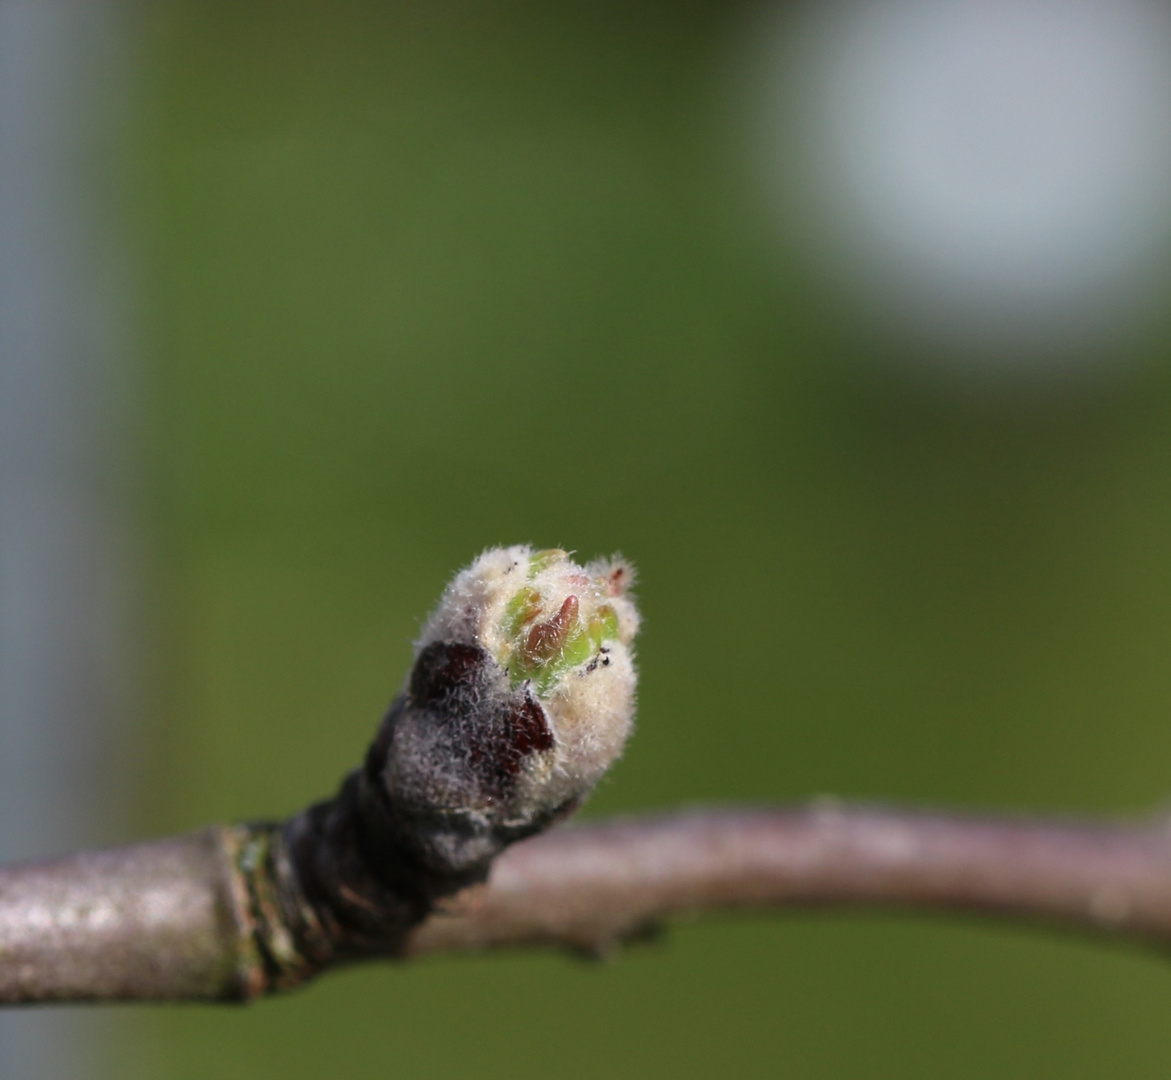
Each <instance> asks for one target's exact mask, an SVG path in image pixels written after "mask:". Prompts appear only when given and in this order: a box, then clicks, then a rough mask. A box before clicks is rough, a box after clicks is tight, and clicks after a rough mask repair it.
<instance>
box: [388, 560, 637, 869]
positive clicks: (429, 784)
mask: <svg viewBox="0 0 1171 1080" xmlns="http://www.w3.org/2000/svg"><path fill="white" fill-rule="evenodd" d="M632 582H633V572H632V570H631V568H630V566H629V565H628V564H627V563H626V562H624V561H623V560H622V559H620V558H612V559H606V560H599V561H596V562H592V563H589V564H587V565H585V566H579V565H577V564H576V563H574V562H573V560H572V559H571V558H570V557H569V555H568V554H567V553H566V552H564V551H560V550H546V551H534V550H533V549H532V548H530V547H528V546H523V545H518V546H515V547H508V548H493V549H491V550H489V551H486V552H484V554H482V555H481V556H480V557H479V558H478V559H477V560H476V561H475V562H474V563H472V565H471V566H469V567H468V568H467V569H465V570H463V571H461V572H460V573H459V574H458V575H457V576H456V577H455V579H454V580H453V581H452V583H451V584H450V585H449V586H448V587H447V589H446V590H445V592H444V593H443V596H442V598H441V599H440V601H439V604H438V606H437V607H436V609H435V611H434V612H432V614H431V616H430V618H429V619H428V620H427V622H426V624H425V626H424V628H423V632H422V634H421V636H420V638H419V640H418V642H417V644H416V649H415V663H414V666H413V668H412V670H411V674H410V676H409V677H408V679H407V684H406V686H405V687H404V689H403V693H402V695H400V697H399V699H398V700H397V701H396V703H395V705H394V707H393V708H392V710H391V713H390V715H389V716H388V717H387V725H386V729H385V731H384V733H383V736H382V738H380V740H379V744H381V746H380V750H381V751H382V752H383V753H384V758H383V760H384V761H385V765H384V766H383V767H382V774H381V775H382V781H383V784H384V790H385V792H386V795H387V797H388V799H389V802H390V805H391V808H392V811H393V813H394V814H395V816H396V817H397V818H399V819H403V820H404V821H405V820H409V821H410V823H411V827H412V830H413V831H414V833H415V834H416V835H417V836H418V837H419V839H418V840H417V842H416V846H417V853H418V854H420V855H421V856H422V857H423V858H424V860H425V861H426V862H427V863H428V864H429V865H431V866H433V867H434V868H435V869H437V870H444V871H446V870H451V871H461V870H465V869H471V868H474V867H475V866H477V865H481V864H484V863H485V862H486V860H487V859H489V858H491V857H492V855H494V854H495V853H496V852H497V851H498V850H499V849H500V848H501V847H503V846H504V844H506V843H508V842H510V841H511V840H515V839H518V838H520V837H521V836H525V835H528V834H529V833H532V832H535V831H536V830H537V829H540V828H542V827H543V826H544V825H546V824H547V823H548V822H549V821H551V820H552V819H554V818H556V817H558V816H560V815H562V814H564V813H567V812H569V811H570V810H572V809H573V808H574V807H575V806H576V805H577V804H578V803H579V802H580V801H581V800H582V799H583V798H584V797H585V795H586V794H587V793H588V792H589V790H590V788H592V787H593V785H594V784H595V783H596V782H597V781H598V779H599V778H600V777H601V776H602V774H603V773H604V772H605V771H606V769H607V768H608V767H609V766H610V765H611V764H612V763H613V761H614V760H615V759H616V758H617V757H618V756H619V754H621V752H622V748H623V746H624V745H625V742H626V738H627V736H628V735H629V733H630V729H631V724H632V720H633V716H634V701H635V678H636V677H635V668H634V659H633V653H632V642H633V639H634V636H635V633H636V632H637V630H638V622H639V620H638V612H637V609H636V608H635V605H634V601H633V598H632V597H631V595H630V591H629V590H630V586H631V584H632Z"/></svg>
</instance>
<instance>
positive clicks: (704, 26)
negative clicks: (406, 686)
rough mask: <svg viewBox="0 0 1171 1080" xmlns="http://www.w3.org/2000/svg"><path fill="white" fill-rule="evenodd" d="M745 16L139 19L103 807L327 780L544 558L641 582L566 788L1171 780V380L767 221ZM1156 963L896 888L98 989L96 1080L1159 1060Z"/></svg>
mask: <svg viewBox="0 0 1171 1080" xmlns="http://www.w3.org/2000/svg"><path fill="white" fill-rule="evenodd" d="M745 10H746V9H742V8H740V9H738V8H737V7H736V5H734V4H731V5H730V4H727V3H723V4H715V3H710V4H705V3H691V4H684V3H678V2H675V3H655V2H646V3H638V4H619V3H610V4H605V3H597V2H589V3H586V2H584V0H566V2H564V3H560V4H540V3H535V2H529V0H515V2H507V0H506V2H503V3H497V4H493V5H482V4H475V3H472V2H471V0H448V2H443V3H435V4H430V5H402V4H385V3H374V2H367V3H359V2H341V3H336V4H331V5H318V4H309V3H300V2H289V3H284V4H281V5H270V4H259V3H251V2H249V3H240V2H236V3H223V2H219V3H213V2H184V3H181V4H174V5H161V6H157V7H155V8H154V9H153V10H151V11H149V12H148V15H147V18H146V27H145V31H144V33H143V35H142V37H141V39H140V41H139V48H140V58H141V62H142V68H143V76H142V78H141V83H140V96H139V118H138V121H137V127H136V132H137V135H136V143H135V147H136V149H135V154H136V175H137V176H138V178H139V179H138V181H137V183H138V185H139V197H138V199H137V205H138V206H139V207H140V208H141V213H140V214H139V217H138V221H137V224H138V228H139V236H140V239H141V256H142V261H143V263H144V265H145V266H146V268H147V270H148V273H147V274H146V275H145V289H144V295H143V299H144V304H143V308H144V310H145V312H146V329H145V332H144V338H143V340H144V348H143V354H144V356H145V357H146V358H147V360H146V381H147V399H146V401H147V413H148V417H149V425H148V426H149V430H148V432H147V435H146V445H147V448H148V454H147V459H148V470H149V485H148V487H149V496H148V499H147V502H146V506H145V519H146V521H147V522H148V525H149V528H150V532H151V545H152V550H153V552H154V561H153V571H152V574H153V576H152V579H151V581H152V583H151V588H150V590H149V592H150V612H149V618H150V625H151V631H152V633H151V649H152V663H153V670H154V671H155V672H156V673H157V676H156V677H155V679H154V684H153V688H152V713H151V721H150V724H149V725H148V728H147V730H146V732H145V734H144V736H143V738H144V748H143V750H142V758H143V775H142V778H141V781H140V788H141V792H142V795H141V799H140V803H139V820H138V825H137V831H138V832H140V833H144V834H152V835H153V834H161V833H164V832H169V831H174V830H180V829H188V828H193V827H196V826H198V825H200V824H202V823H204V822H206V821H209V820H226V819H232V818H254V817H263V816H270V815H283V814H286V813H289V812H291V811H293V810H295V809H297V808H299V807H300V806H302V805H304V804H305V803H306V802H307V801H309V800H310V799H312V798H315V797H318V796H321V795H324V794H326V793H327V792H329V791H330V790H332V788H333V786H334V785H335V783H336V782H337V780H338V779H339V778H340V776H341V775H342V774H343V772H344V771H346V770H347V769H348V768H349V767H350V766H352V765H353V764H354V763H355V762H356V761H357V760H358V756H359V754H360V753H361V752H362V750H363V749H364V746H365V743H366V741H367V740H368V738H369V737H370V736H371V734H372V732H373V730H374V727H375V724H376V722H377V721H378V719H379V717H380V715H381V712H382V710H383V709H384V708H385V706H386V704H387V703H388V701H389V699H390V697H391V696H392V695H393V693H394V692H395V690H396V688H397V686H398V684H399V682H400V680H401V678H402V675H403V672H404V670H405V668H406V665H407V663H408V661H409V658H410V655H411V640H412V637H413V635H414V634H415V632H416V630H417V628H418V626H419V622H420V620H421V618H422V617H423V616H424V615H425V614H426V612H427V610H428V608H429V606H430V604H431V603H432V602H433V601H434V599H435V598H436V597H437V595H438V593H439V591H440V589H441V588H442V586H443V584H444V583H445V581H446V580H447V578H448V577H449V575H450V574H451V573H453V572H454V571H455V570H456V569H457V568H458V567H460V566H461V565H462V564H464V563H466V562H467V561H468V560H469V559H470V558H471V557H472V556H473V555H474V554H476V553H477V552H478V551H479V550H481V549H482V548H483V547H485V546H488V545H492V544H497V543H515V542H522V541H531V542H533V543H536V544H538V545H542V546H549V545H561V546H564V547H567V548H571V549H575V550H576V551H578V552H579V553H580V554H582V555H583V556H586V557H592V556H594V555H597V554H600V553H607V552H610V551H612V550H615V549H621V550H622V551H623V552H624V553H625V554H626V555H627V556H629V557H630V558H632V559H633V560H634V561H635V562H636V563H637V565H638V567H639V569H640V572H641V584H640V589H639V592H640V597H641V601H642V605H643V609H644V612H645V629H644V633H643V637H642V639H641V644H640V660H641V669H642V689H641V704H640V712H639V728H638V731H637V734H636V737H635V739H634V741H633V743H632V745H631V747H630V749H629V751H628V753H627V755H626V758H625V760H624V761H623V762H622V763H621V764H620V765H619V766H618V768H616V769H615V770H614V772H613V774H612V776H611V777H610V778H609V779H608V781H607V782H606V783H605V784H604V785H603V786H602V788H601V790H599V791H598V793H597V794H596V796H595V797H594V799H593V800H592V802H591V803H590V805H589V807H588V810H587V811H586V813H587V815H588V816H597V815H606V814H613V813H620V812H629V811H637V810H642V809H646V808H652V807H656V808H657V807H663V806H669V805H672V804H694V803H697V802H705V801H716V800H719V801H751V800H773V801H789V800H800V799H805V798H808V797H810V796H813V795H817V794H821V793H833V794H835V795H838V796H842V797H848V798H863V799H872V800H891V801H913V802H919V803H946V804H949V805H958V806H963V807H994V808H1004V809H1020V810H1047V811H1048V810H1068V809H1078V810H1084V811H1092V812H1104V813H1116V812H1135V811H1144V810H1146V809H1148V808H1151V807H1153V806H1157V805H1159V804H1161V803H1162V802H1163V801H1164V800H1166V798H1167V795H1168V792H1169V791H1171V722H1169V720H1171V716H1169V714H1171V664H1168V662H1167V660H1166V654H1167V650H1168V646H1169V645H1171V558H1169V555H1171V499H1169V498H1168V477H1169V476H1171V382H1169V374H1168V366H1167V364H1166V363H1165V360H1166V352H1167V348H1166V345H1165V343H1155V344H1152V345H1148V346H1146V348H1147V351H1148V354H1149V355H1148V356H1147V359H1148V360H1149V361H1151V362H1149V363H1147V364H1145V365H1138V366H1135V367H1133V368H1132V369H1131V373H1130V374H1129V375H1127V376H1125V377H1115V378H1113V379H1112V380H1107V379H1105V378H1101V379H1098V380H1096V381H1094V380H1085V381H1083V382H1081V383H1079V384H1077V385H1075V386H1073V387H1072V388H1070V387H1066V388H1065V389H1063V390H1061V391H1060V392H1044V391H1041V390H1037V389H1036V388H1033V389H1030V390H1029V391H1028V392H1027V393H1022V392H1016V391H1011V392H1010V391H1007V390H1005V391H996V392H985V391H983V390H972V389H971V388H967V389H965V388H963V387H957V386H950V387H942V386H938V385H931V384H929V383H925V384H918V383H916V382H915V380H914V378H913V377H911V376H908V375H907V374H906V373H905V372H904V373H903V374H899V375H893V374H888V373H887V374H884V372H886V371H887V369H886V368H884V367H883V365H882V363H881V359H882V357H881V353H882V349H883V347H882V346H881V345H879V344H878V343H876V342H871V341H869V340H867V339H865V338H859V337H858V336H857V335H853V334H851V333H850V332H849V331H847V330H843V328H842V323H843V322H844V321H845V316H844V314H843V312H842V311H840V310H839V309H838V307H837V306H835V303H834V302H833V299H832V297H830V296H828V295H827V294H823V293H821V292H819V291H818V290H817V288H816V287H814V286H813V285H811V284H810V283H809V282H808V281H807V280H806V275H804V274H803V273H802V272H801V270H800V268H799V267H797V266H796V265H795V264H792V263H791V262H789V261H786V260H785V258H784V257H783V256H781V257H778V256H777V255H776V253H775V252H768V251H766V250H765V248H766V247H767V246H768V245H766V244H762V243H761V239H760V236H759V235H758V233H759V228H758V223H756V221H755V219H754V217H753V215H752V214H751V213H750V212H748V211H746V210H745V209H744V207H743V205H742V192H741V191H740V189H739V187H738V184H739V181H738V180H737V178H736V175H735V174H736V168H735V167H734V164H733V163H732V162H731V158H732V157H734V154H732V153H731V151H730V149H729V146H730V140H729V138H728V116H729V113H730V110H731V108H732V106H731V105H730V104H729V102H730V98H731V97H733V96H734V92H733V91H732V90H730V89H729V88H730V86H731V85H732V83H734V80H731V79H729V77H728V71H727V65H728V62H729V60H728V58H729V55H730V52H731V51H734V49H733V43H734V42H735V40H736V38H737V35H738V34H739V33H740V32H741V29H742V25H743V24H742V22H741V19H742V16H743V15H744V12H745ZM1169 1014H1171V977H1169V975H1168V972H1167V971H1166V968H1165V964H1164V962H1163V961H1162V960H1161V959H1160V958H1157V957H1153V956H1148V955H1141V954H1138V953H1132V952H1128V951H1124V950H1115V949H1111V948H1104V947H1102V946H1100V945H1093V944H1089V943H1085V942H1082V941H1080V940H1067V939H1063V938H1060V937H1056V936H1055V937H1048V936H1042V935H1033V934H1031V933H1027V932H1025V931H1021V930H1013V929H1005V928H1001V927H997V926H984V925H979V924H965V923H962V922H947V921H938V920H917V919H908V918H905V917H897V916H892V915H882V914H849V915H842V914H834V915H832V916H824V915H817V916H809V915H785V916H780V917H771V916H770V917H761V918H742V919H725V920H719V921H714V922H709V923H704V924H702V925H694V926H690V925H689V926H686V927H681V928H676V929H673V930H672V931H671V932H670V933H669V934H668V935H667V936H666V937H665V938H664V939H663V940H661V941H660V942H658V943H656V944H654V945H651V946H643V947H639V948H636V949H634V950H632V951H630V952H628V953H627V954H625V955H624V956H622V957H621V958H619V959H617V960H616V961H614V962H613V963H606V964H598V965H591V964H583V963H581V962H578V961H574V960H570V959H567V958H562V957H559V956H551V955H514V956H508V957H489V958H479V959H466V958H465V959H444V960H437V961H428V962H425V963H420V964H416V965H411V966H409V967H402V968H396V967H393V966H389V965H383V966H372V967H369V968H364V969H361V970H354V971H350V972H346V973H342V974H339V975H335V976H331V977H327V978H324V979H322V980H321V981H320V982H319V983H318V984H316V985H314V986H312V987H311V988H309V989H308V990H307V991H305V992H303V993H300V994H297V995H295V996H291V997H289V998H286V999H280V1000H275V1001H270V1002H265V1003H262V1004H259V1005H257V1006H254V1007H252V1008H249V1009H246V1010H243V1011H233V1010H229V1009H218V1008H174V1009H157V1010H154V1009H151V1010H147V1009H143V1010H135V1011H133V1012H128V1013H123V1014H121V1015H120V1016H119V1017H118V1019H117V1021H116V1023H117V1028H116V1030H117V1032H118V1035H117V1038H116V1039H115V1040H114V1042H113V1043H112V1045H111V1047H110V1055H111V1075H117V1076H119V1077H128V1076H141V1077H150V1078H152V1080H179V1078H184V1080H186V1078H196V1077H198V1078H205V1077H217V1078H224V1080H235V1078H240V1080H244V1078H248V1080H269V1078H271V1080H294V1078H300V1077H305V1078H321V1077H326V1076H345V1077H352V1078H355V1080H357V1078H365V1077H371V1078H373V1077H385V1076H403V1077H415V1076H419V1077H422V1076H426V1077H449V1076H450V1077H457V1076H459V1077H462V1076H475V1077H479V1078H483V1080H490V1078H495V1077H501V1078H503V1077H508V1078H512V1080H522V1078H528V1077H534V1078H535V1077H547V1076H557V1077H564V1078H567V1080H569V1078H573V1080H577V1078H582V1080H593V1078H603V1077H605V1078H612V1077H624V1076H632V1077H633V1076H639V1077H667V1078H672V1080H683V1078H687V1077H696V1078H699V1077H712V1076H734V1077H756V1076H761V1077H764V1076H770V1077H771V1076H778V1075H782V1076H785V1077H792V1078H815V1077H816V1078H826V1077H851V1078H872V1077H874V1078H877V1077H892V1078H893V1077H899V1078H905V1077H919V1076H921V1077H949V1078H952V1077H954V1078H968V1077H971V1078H977V1077H990V1076H997V1077H1002V1078H1011V1077H1020V1078H1029V1080H1040V1078H1043V1077H1053V1078H1058V1077H1060V1078H1062V1080H1069V1078H1072V1077H1102V1076H1120V1077H1121V1076H1126V1077H1148V1076H1149V1077H1163V1076H1165V1075H1166V1071H1167V1067H1168V1063H1169V1062H1171V1025H1169V1024H1168V1022H1167V1020H1168V1015H1169Z"/></svg>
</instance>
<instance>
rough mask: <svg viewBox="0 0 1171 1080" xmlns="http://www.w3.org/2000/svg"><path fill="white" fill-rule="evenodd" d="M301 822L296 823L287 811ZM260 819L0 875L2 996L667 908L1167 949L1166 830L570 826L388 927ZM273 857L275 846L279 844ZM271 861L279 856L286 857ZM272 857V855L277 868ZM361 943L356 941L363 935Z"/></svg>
mask: <svg viewBox="0 0 1171 1080" xmlns="http://www.w3.org/2000/svg"><path fill="white" fill-rule="evenodd" d="M296 820H297V819H294V821H296ZM288 832H289V829H288V827H287V826H286V827H285V828H284V829H283V830H282V829H278V828H276V827H274V826H234V827H224V828H215V829H208V830H205V831H204V832H201V833H197V834H194V835H192V836H188V837H182V838H179V839H173V840H163V841H158V842H156V843H151V844H143V845H138V846H135V847H130V848H125V849H120V850H115V851H107V852H96V853H88V854H82V855H76V856H73V857H70V858H66V859H61V860H58V861H55V862H49V863H43V864H29V865H24V866H12V867H8V868H6V869H0V1001H2V1002H7V1003H17V1002H33V1001H95V1000H96V1001H111V1000H171V1001H178V1000H183V1001H200V1000H202V1001H207V1000H223V1001H243V1000H248V999H251V998H254V997H256V996H259V995H261V994H265V993H271V992H274V991H277V990H281V989H288V988H290V987H292V986H296V985H298V984H300V983H302V982H304V981H306V980H307V979H309V978H311V977H312V976H313V975H315V974H317V973H318V972H319V971H322V970H325V969H326V968H329V967H333V966H335V965H338V964H342V963H346V962H350V961H354V960H360V959H366V958H372V957H388V958H399V959H402V958H411V957H417V956H421V955H426V954H430V953H436V952H452V951H466V950H479V949H486V948H499V947H512V946H532V945H538V946H559V947H566V948H569V949H571V950H574V951H587V952H590V953H598V952H604V951H607V950H609V949H611V948H612V947H614V946H615V945H616V944H617V943H619V942H621V941H622V940H624V939H627V938H629V937H631V936H637V935H640V934H642V933H644V932H645V931H647V930H648V929H649V928H651V927H653V926H655V925H657V924H658V923H660V922H661V921H663V920H665V919H668V918H670V917H672V916H679V915H695V914H715V913H720V912H724V911H731V910H742V909H747V908H755V909H766V908H780V907H794V906H795V907H801V908H824V907H837V906H843V905H848V906H883V907H900V908H908V909H912V910H920V911H923V910H927V911H943V912H964V913H977V914H983V915H995V916H1001V917H1005V918H1009V919H1017V920H1027V921H1030V922H1038V921H1040V922H1047V923H1052V924H1055V925H1061V926H1065V927H1068V928H1073V929H1077V930H1083V931H1089V932H1094V933H1098V934H1104V935H1109V936H1112V937H1117V938H1123V939H1130V940H1133V941H1137V942H1144V943H1148V944H1155V945H1166V944H1168V943H1171V829H1169V828H1168V825H1167V823H1165V822H1161V821H1160V822H1155V823H1139V824H1094V823H1073V822H1062V821H1042V820H1032V819H996V818H983V819H978V818H967V817H959V816H948V815H939V814H929V813H915V812H896V811H892V810H884V809H875V808H868V807H856V808H851V807H846V806H838V805H830V804H817V805H814V806H812V807H809V808H806V809H790V810H702V811H693V812H687V813H678V814H673V815H666V816H662V817H648V818H643V819H631V820H626V821H613V822H607V823H601V824H595V825H587V826H573V827H565V828H561V829H557V830H554V831H553V832H550V833H546V834H545V835H542V836H537V837H533V838H532V839H529V840H526V841H523V842H521V843H519V844H516V845H514V846H513V847H511V848H509V849H508V850H507V851H505V852H504V853H503V854H501V855H500V856H499V857H498V858H497V859H496V860H495V862H494V863H493V866H492V870H491V874H490V876H489V878H488V880H487V881H486V882H484V883H482V884H473V885H470V886H467V887H465V888H463V889H460V890H459V891H456V892H453V893H451V894H450V895H448V896H446V897H445V898H438V899H436V900H435V901H434V903H433V904H432V905H431V906H430V908H429V910H426V911H418V912H416V915H415V917H414V918H413V921H412V920H411V919H407V920H404V919H402V918H401V917H392V918H390V919H389V920H388V921H387V924H386V928H385V930H386V932H385V933H381V934H379V933H374V932H372V931H371V926H373V925H374V924H375V923H377V921H378V919H379V918H380V915H379V913H378V912H377V911H376V910H371V911H369V912H368V914H369V916H370V919H371V923H370V925H367V926H366V928H365V931H364V936H362V937H360V939H355V937H354V936H353V933H352V927H347V926H346V925H343V924H342V923H333V924H330V923H329V921H328V920H320V919H319V920H318V921H317V922H316V923H315V925H314V926H313V928H312V932H313V933H314V934H316V935H317V939H316V948H317V950H318V951H317V953H316V954H314V955H315V958H313V957H309V956H307V953H306V950H305V948H304V944H303V942H304V939H305V934H306V928H305V925H304V920H305V919H306V917H307V916H306V911H308V912H310V916H309V917H310V918H312V917H313V916H312V914H311V913H312V911H313V910H314V909H313V907H312V905H311V904H310V905H309V906H308V907H306V906H305V905H306V904H307V901H306V899H305V897H304V895H303V894H299V893H297V892H296V891H294V893H293V894H290V893H289V891H288V889H289V884H290V881H293V880H294V879H295V878H296V875H297V871H296V870H295V868H294V867H293V865H292V864H291V863H289V862H287V861H286V860H287V859H288V849H287V848H286V847H284V846H283V844H282V843H278V842H276V839H275V838H278V837H282V836H287V835H288ZM274 852H275V854H274ZM282 852H283V853H282ZM282 862H284V865H283V867H282V865H281V864H282ZM359 940H360V942H362V943H364V944H359V943H358V942H359Z"/></svg>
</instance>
